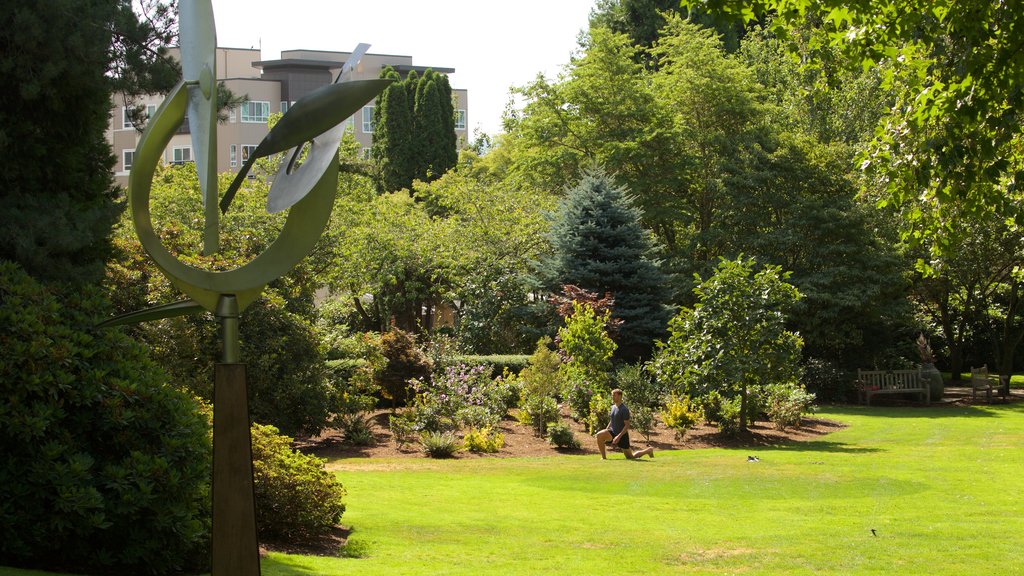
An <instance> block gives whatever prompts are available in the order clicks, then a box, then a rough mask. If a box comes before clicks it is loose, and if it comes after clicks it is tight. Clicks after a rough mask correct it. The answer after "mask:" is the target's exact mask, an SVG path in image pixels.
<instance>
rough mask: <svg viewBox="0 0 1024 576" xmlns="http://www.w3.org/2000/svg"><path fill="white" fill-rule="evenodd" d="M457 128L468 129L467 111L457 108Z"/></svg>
mask: <svg viewBox="0 0 1024 576" xmlns="http://www.w3.org/2000/svg"><path fill="white" fill-rule="evenodd" d="M455 129H456V130H465V129H466V111H465V110H456V111H455Z"/></svg>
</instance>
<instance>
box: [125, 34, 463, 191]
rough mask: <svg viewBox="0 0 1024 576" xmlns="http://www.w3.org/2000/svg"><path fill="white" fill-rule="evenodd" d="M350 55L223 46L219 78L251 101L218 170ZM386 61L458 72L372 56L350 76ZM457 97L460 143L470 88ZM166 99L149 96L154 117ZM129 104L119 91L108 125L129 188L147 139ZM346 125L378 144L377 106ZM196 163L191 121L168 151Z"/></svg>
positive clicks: (366, 145)
mask: <svg viewBox="0 0 1024 576" xmlns="http://www.w3.org/2000/svg"><path fill="white" fill-rule="evenodd" d="M349 56H350V53H349V52H330V51H322V50H288V51H283V52H281V57H280V59H278V60H262V59H261V58H260V51H259V50H255V49H244V48H217V76H218V79H219V80H222V81H223V82H224V84H225V86H227V88H228V89H230V90H231V91H232V92H233V93H235V94H238V95H245V96H247V98H248V100H247V101H246V102H245V103H244V104H243V105H242V106H241V107H240V108H239V109H237V110H233V111H231V112H230V113H229V116H228V120H227V121H226V122H223V123H220V124H218V126H217V163H218V164H217V170H218V172H227V171H231V172H237V171H238V169H239V167H240V166H241V165H242V163H243V162H245V160H246V159H247V158H248V155H249V153H250V152H251V151H252V150H254V149H255V148H256V146H257V145H258V144H259V143H260V141H261V140H262V139H263V137H264V136H265V135H266V134H267V119H268V118H269V117H270V115H271V114H273V113H276V112H285V111H287V110H288V106H290V105H291V104H292V103H294V102H295V101H296V100H298V99H299V98H302V97H303V96H305V95H306V94H308V93H310V92H312V91H313V90H316V89H317V88H319V87H321V86H325V85H327V84H330V83H331V82H333V81H334V78H335V77H336V76H337V74H338V72H339V71H340V70H341V67H342V65H343V64H344V63H345V61H346V60H348V57H349ZM385 66H391V67H392V68H394V69H395V70H396V71H397V72H398V73H399V74H401V75H402V77H403V78H404V77H405V76H406V75H408V74H409V73H410V72H412V71H413V70H415V71H417V73H418V74H422V73H423V72H424V71H426V70H427V69H428V68H430V69H433V70H434V71H435V72H438V73H441V74H451V73H453V72H455V69H454V68H441V67H437V66H414V65H413V63H412V56H397V55H389V54H373V53H369V54H366V55H364V56H363V58H362V60H360V62H359V64H358V65H357V66H356V68H355V70H353V71H352V73H351V79H353V80H364V79H372V78H377V77H379V76H380V71H381V69H382V68H384V67H385ZM452 96H453V99H454V100H455V110H456V112H455V113H456V118H455V133H456V136H457V138H458V140H459V142H467V141H468V131H467V125H468V124H467V122H466V115H467V110H468V101H469V98H468V93H467V91H466V90H464V89H455V88H453V89H452ZM162 101H163V96H162V95H154V96H149V97H146V98H144V99H143V100H142V102H141V103H142V104H143V105H144V106H145V107H146V111H147V113H150V114H151V113H152V112H154V111H155V110H156V108H157V106H159V105H160V103H161V102H162ZM128 105H129V103H127V102H125V101H124V99H123V98H120V97H117V96H115V98H114V101H113V102H112V107H111V121H110V125H109V127H108V129H107V140H108V141H109V142H110V143H111V146H112V147H113V150H114V154H115V155H116V157H117V164H116V165H115V167H114V176H115V180H116V181H117V182H118V183H119V184H121V185H124V186H127V184H128V173H129V171H130V170H131V166H132V161H133V160H134V157H135V148H136V146H137V145H138V142H139V137H140V136H141V132H140V131H139V130H138V129H137V128H136V126H135V125H134V124H132V121H131V118H130V114H129V106H128ZM346 122H347V123H348V126H349V128H350V129H351V130H352V133H353V135H354V136H355V138H356V140H357V141H358V142H359V143H360V145H361V146H362V147H363V151H364V153H369V149H370V144H371V143H372V142H373V103H372V102H371V103H370V104H369V105H367V106H365V107H364V108H363V109H362V110H361V111H359V112H358V113H356V114H355V115H354V116H352V117H351V118H349V119H348V120H347V121H346ZM192 160H193V157H192V140H191V136H190V134H189V129H188V123H183V125H182V127H181V128H180V129H179V131H178V133H177V134H175V135H174V137H173V138H172V140H171V143H170V144H169V145H168V146H167V149H166V150H165V151H164V161H165V162H167V163H169V164H170V163H181V162H191V161H192Z"/></svg>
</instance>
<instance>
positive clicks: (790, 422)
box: [765, 384, 814, 430]
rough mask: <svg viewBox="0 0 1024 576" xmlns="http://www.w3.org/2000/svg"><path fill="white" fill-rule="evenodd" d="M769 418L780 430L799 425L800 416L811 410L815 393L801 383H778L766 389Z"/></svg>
mask: <svg viewBox="0 0 1024 576" xmlns="http://www.w3.org/2000/svg"><path fill="white" fill-rule="evenodd" d="M765 396H766V398H765V404H767V406H766V409H767V411H768V419H769V420H771V421H772V423H774V424H775V427H776V428H778V429H779V430H784V429H786V428H787V427H788V426H799V425H800V417H801V416H802V415H803V414H805V413H808V412H810V411H811V404H812V403H813V402H814V394H812V393H810V392H808V391H807V390H805V389H804V387H803V386H800V385H799V384H776V385H774V386H771V387H769V388H768V389H767V390H766V391H765Z"/></svg>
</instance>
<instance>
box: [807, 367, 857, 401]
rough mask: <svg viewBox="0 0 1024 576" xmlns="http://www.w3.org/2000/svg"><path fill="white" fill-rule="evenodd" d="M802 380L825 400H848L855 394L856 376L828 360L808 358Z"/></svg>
mask: <svg viewBox="0 0 1024 576" xmlns="http://www.w3.org/2000/svg"><path fill="white" fill-rule="evenodd" d="M800 382H801V383H802V384H803V385H804V388H806V389H807V391H808V392H813V393H814V396H815V398H817V399H818V400H822V401H825V402H846V401H848V400H850V399H851V398H852V397H854V396H855V394H854V392H855V388H854V378H853V377H852V376H851V375H850V374H849V373H848V372H846V371H845V370H841V369H839V368H838V367H837V366H836V365H835V364H833V363H831V362H829V361H828V360H822V359H820V358H808V359H807V363H806V364H804V371H803V376H801V378H800Z"/></svg>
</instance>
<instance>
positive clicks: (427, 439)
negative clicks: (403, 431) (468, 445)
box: [420, 431, 463, 458]
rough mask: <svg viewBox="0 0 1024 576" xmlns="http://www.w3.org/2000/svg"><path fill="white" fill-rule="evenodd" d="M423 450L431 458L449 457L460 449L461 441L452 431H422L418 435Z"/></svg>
mask: <svg viewBox="0 0 1024 576" xmlns="http://www.w3.org/2000/svg"><path fill="white" fill-rule="evenodd" d="M420 445H421V446H422V447H423V452H424V453H426V455H427V456H430V457H431V458H451V457H452V456H454V455H455V453H456V452H458V451H460V450H462V448H463V446H462V442H459V439H458V438H457V437H456V436H455V434H454V433H452V432H448V431H445V432H424V433H423V434H422V435H421V436H420Z"/></svg>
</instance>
